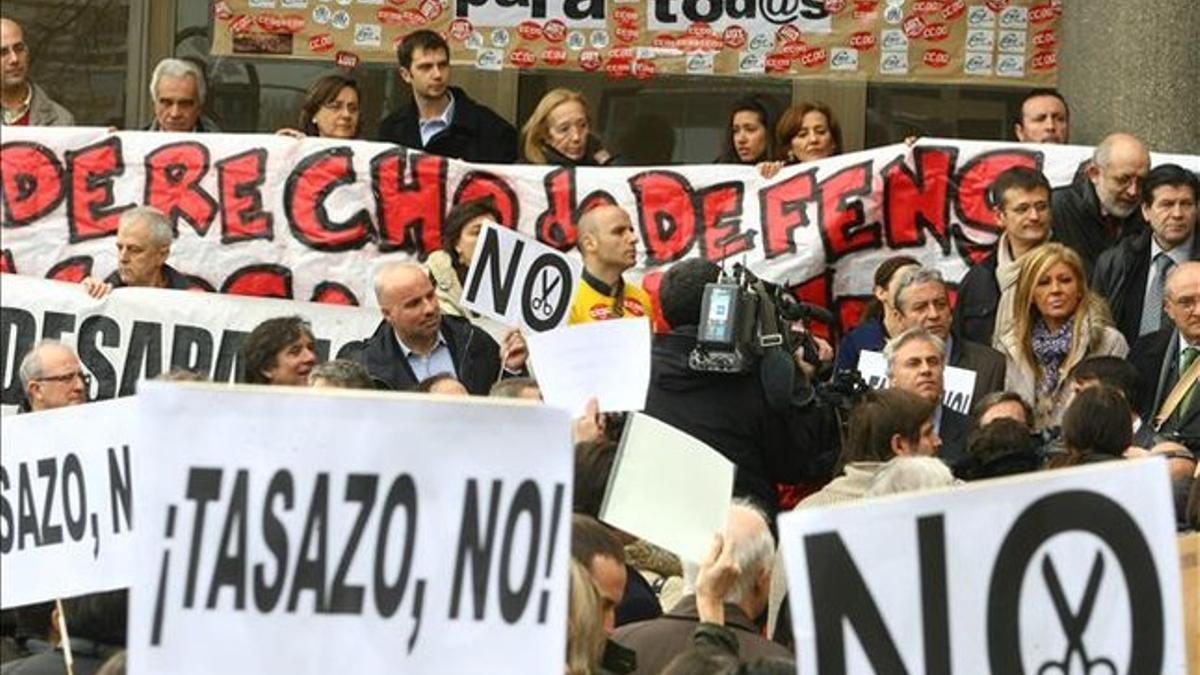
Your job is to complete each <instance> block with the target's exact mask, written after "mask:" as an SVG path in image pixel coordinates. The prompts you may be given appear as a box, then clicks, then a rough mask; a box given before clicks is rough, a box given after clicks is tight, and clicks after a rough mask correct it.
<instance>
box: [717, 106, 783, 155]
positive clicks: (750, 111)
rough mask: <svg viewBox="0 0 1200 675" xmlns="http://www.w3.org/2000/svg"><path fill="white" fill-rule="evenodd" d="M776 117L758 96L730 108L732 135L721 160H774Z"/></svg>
mask: <svg viewBox="0 0 1200 675" xmlns="http://www.w3.org/2000/svg"><path fill="white" fill-rule="evenodd" d="M774 129H775V116H774V113H773V112H772V111H771V108H770V106H769V105H768V104H767V102H766V101H764V100H763V99H762V98H760V97H758V96H748V97H746V98H742V99H738V100H737V101H735V102H734V104H733V106H732V107H730V109H729V132H728V133H729V135H728V136H726V141H725V142H726V147H725V151H724V153H723V154H722V157H721V159H722V161H724V162H730V163H736V164H757V163H759V162H762V161H766V160H769V159H771V158H773V157H775V138H774V134H773V133H772V132H773V131H774Z"/></svg>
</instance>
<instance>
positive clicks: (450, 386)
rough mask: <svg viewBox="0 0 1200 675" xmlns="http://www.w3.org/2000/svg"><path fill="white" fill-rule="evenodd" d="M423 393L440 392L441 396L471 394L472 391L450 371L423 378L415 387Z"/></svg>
mask: <svg viewBox="0 0 1200 675" xmlns="http://www.w3.org/2000/svg"><path fill="white" fill-rule="evenodd" d="M413 391H416V392H418V393H421V394H439V395H441V396H470V395H471V392H469V391H467V388H466V387H465V386H464V385H463V383H462V382H459V381H458V378H456V377H454V376H453V375H451V374H450V373H437V374H435V375H430V376H429V377H427V378H425V379H423V380H421V381H420V382H418V383H417V386H416V387H414V388H413Z"/></svg>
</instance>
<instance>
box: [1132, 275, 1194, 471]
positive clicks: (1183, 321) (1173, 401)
mask: <svg viewBox="0 0 1200 675" xmlns="http://www.w3.org/2000/svg"><path fill="white" fill-rule="evenodd" d="M1164 305H1165V307H1166V311H1167V316H1168V317H1169V318H1170V320H1171V325H1168V326H1167V327H1165V328H1163V329H1162V330H1159V331H1157V332H1154V333H1150V334H1149V335H1145V336H1143V337H1141V338H1139V339H1138V341H1137V342H1135V343H1134V345H1133V349H1132V350H1130V353H1129V354H1130V361H1132V363H1133V365H1134V366H1136V367H1137V369H1138V372H1140V373H1143V374H1145V375H1146V377H1144V378H1143V380H1142V382H1141V385H1140V386H1139V388H1138V412H1139V413H1140V414H1141V416H1142V419H1144V420H1145V421H1146V424H1144V425H1143V427H1142V430H1141V431H1140V432H1139V433H1138V437H1137V438H1135V439H1134V441H1135V443H1136V444H1138V445H1142V446H1144V447H1149V446H1150V445H1152V444H1153V443H1155V442H1156V441H1160V440H1176V441H1178V442H1180V443H1182V444H1183V445H1185V446H1187V447H1188V448H1189V449H1190V450H1191V451H1192V452H1193V453H1194V452H1197V451H1198V450H1200V393H1198V391H1197V390H1198V389H1200V387H1197V385H1196V384H1194V383H1193V384H1192V385H1191V386H1190V387H1187V388H1186V389H1185V390H1182V391H1180V392H1175V389H1176V388H1177V385H1178V384H1179V382H1180V379H1181V378H1185V377H1186V376H1187V375H1188V370H1189V368H1190V367H1191V365H1192V363H1193V361H1195V360H1197V358H1198V357H1200V262H1197V261H1188V262H1184V263H1182V264H1180V265H1176V266H1175V268H1174V269H1173V270H1171V273H1170V275H1169V276H1168V277H1167V284H1166V289H1165V303H1164ZM1196 367H1197V368H1200V366H1196ZM1187 379H1192V378H1187ZM1185 384H1186V383H1185ZM1181 389H1182V388H1181ZM1172 394H1175V395H1174V396H1173V395H1172Z"/></svg>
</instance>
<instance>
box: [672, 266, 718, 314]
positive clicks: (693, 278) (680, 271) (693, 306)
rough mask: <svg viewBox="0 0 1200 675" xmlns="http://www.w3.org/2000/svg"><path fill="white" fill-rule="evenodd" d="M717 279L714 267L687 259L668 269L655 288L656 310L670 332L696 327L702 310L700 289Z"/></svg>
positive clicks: (702, 299)
mask: <svg viewBox="0 0 1200 675" xmlns="http://www.w3.org/2000/svg"><path fill="white" fill-rule="evenodd" d="M720 276H721V268H720V267H718V266H717V264H716V263H714V262H712V261H710V260H705V259H703V258H688V259H687V260H681V261H679V262H677V263H675V264H674V265H672V266H671V268H670V269H668V270H667V271H666V273H665V274H663V276H662V283H661V284H660V285H659V287H658V298H659V307H660V308H661V309H662V315H663V319H665V320H666V322H667V325H669V326H670V327H671V328H682V327H684V326H697V325H699V324H700V312H701V311H702V308H703V306H704V287H705V286H707V285H708V284H711V283H715V282H716V281H717V279H719V278H720Z"/></svg>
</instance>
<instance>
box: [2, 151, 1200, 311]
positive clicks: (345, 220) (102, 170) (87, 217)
mask: <svg viewBox="0 0 1200 675" xmlns="http://www.w3.org/2000/svg"><path fill="white" fill-rule="evenodd" d="M1091 154H1092V149H1091V148H1086V147H1080V146H1058V145H1054V146H1050V145H1025V144H1017V143H992V142H977V141H960V140H947V139H937V138H926V139H921V140H920V141H918V142H917V143H916V145H914V146H913V147H909V146H907V145H904V144H897V145H889V146H884V147H881V148H874V149H872V150H867V151H863V152H855V153H849V154H844V155H839V156H836V157H830V158H827V159H823V160H819V161H815V162H805V163H804V164H802V165H798V166H793V167H787V168H785V169H783V170H782V171H781V172H780V173H779V174H778V175H777V176H775V177H774V178H772V179H769V180H768V179H764V178H763V177H762V176H761V175H760V174H759V173H758V171H757V170H756V169H755V168H754V167H751V166H729V165H722V166H703V165H700V166H696V165H693V166H676V167H657V168H645V167H625V168H603V169H600V168H581V169H576V168H574V167H555V166H531V165H515V166H502V165H494V164H486V165H484V164H478V165H477V164H468V163H465V162H459V161H455V160H450V159H446V158H444V157H437V156H433V155H425V154H421V153H417V152H411V151H406V150H404V149H402V148H398V147H397V146H394V145H390V144H384V143H370V142H366V141H337V140H332V139H320V138H308V139H304V140H296V139H292V138H285V137H282V136H277V135H259V134H200V135H196V134H170V133H153V134H151V133H140V132H120V133H115V134H111V133H109V132H108V131H107V130H105V129H85V128H45V127H9V128H6V129H5V132H4V140H3V143H2V144H0V225H2V226H3V227H4V239H3V244H2V245H0V270H3V271H8V272H17V273H20V274H27V275H32V276H49V277H54V278H60V279H67V280H78V279H79V278H80V277H82V276H84V275H87V274H92V275H93V276H98V277H105V276H107V275H108V274H110V273H111V272H112V271H113V270H115V269H116V259H115V251H114V247H113V237H114V236H115V233H116V226H117V220H118V218H119V215H120V213H121V212H122V211H123V210H124V209H127V208H129V207H130V206H132V205H134V204H149V205H151V206H156V207H158V208H160V209H162V210H164V211H165V212H167V213H168V215H169V216H170V218H171V221H172V223H173V224H174V226H175V227H176V230H177V233H178V236H177V238H176V240H175V243H174V245H173V246H172V252H171V258H170V262H171V264H172V265H173V266H174V267H175V268H176V269H178V270H180V271H181V272H183V273H186V274H189V275H191V277H192V281H193V283H194V284H195V285H196V286H198V287H201V288H209V289H214V290H221V291H224V292H229V293H238V294H246V295H261V296H268V297H276V298H294V299H300V300H317V301H322V302H340V303H344V304H364V305H371V304H374V301H375V300H374V296H373V293H372V292H371V275H370V271H371V270H373V269H375V268H377V266H378V264H379V263H381V262H383V259H386V260H391V259H394V258H415V257H420V256H423V255H425V254H428V253H429V252H431V251H435V250H437V249H439V248H440V247H441V233H442V228H443V224H444V221H445V217H446V214H447V213H448V212H449V210H450V209H451V208H452V207H453V206H454V205H456V204H458V203H461V202H463V201H466V200H470V199H476V198H480V197H484V196H490V197H491V198H492V199H493V201H494V203H495V204H496V206H497V208H498V210H499V211H500V223H501V224H502V225H505V226H506V227H508V226H512V227H515V229H516V230H517V231H519V232H521V233H523V234H526V235H529V236H532V237H536V238H537V240H538V241H540V242H542V243H543V244H546V245H548V246H551V247H553V248H556V249H559V250H567V249H569V248H571V247H572V246H574V245H575V240H576V233H577V227H578V223H579V217H580V216H581V214H582V213H583V211H584V210H585V208H586V207H588V206H589V205H592V204H597V203H602V202H615V203H617V204H619V205H621V206H622V207H624V208H625V209H627V210H628V211H629V213H630V216H631V219H632V222H633V226H634V228H635V230H636V231H637V236H638V240H639V243H638V264H637V266H636V267H635V268H633V269H631V270H629V271H628V272H627V277H626V278H627V279H628V280H630V281H640V282H641V284H642V287H643V288H645V289H647V290H648V291H650V292H651V293H652V294H653V293H654V292H655V289H657V287H658V281H659V280H660V279H661V274H662V272H663V271H664V269H665V268H666V267H668V266H669V265H670V264H672V263H674V262H675V261H678V260H682V259H684V258H688V257H703V258H705V259H708V260H712V261H713V262H717V263H720V262H722V261H724V260H726V259H733V260H737V261H743V262H745V263H746V264H747V266H748V267H749V268H750V269H751V271H752V272H754V273H755V274H757V275H758V276H760V277H763V278H764V279H767V280H768V281H772V282H777V283H783V284H786V285H787V286H788V287H789V288H790V289H791V290H793V291H794V292H795V293H797V295H798V296H799V297H800V299H802V300H805V301H807V302H812V303H816V304H819V305H822V306H824V307H827V308H829V309H830V310H832V311H833V312H834V315H835V316H837V317H839V318H840V320H841V322H842V323H843V324H845V325H853V323H854V321H855V320H856V319H857V317H858V314H859V312H860V311H861V308H862V306H863V305H864V304H865V303H866V302H867V300H868V299H869V298H871V297H872V296H871V288H872V285H873V284H872V281H873V279H872V275H873V272H874V270H875V267H876V266H877V265H878V264H879V263H880V262H882V261H883V260H885V259H887V258H889V257H891V256H893V255H896V254H900V253H903V254H905V255H911V256H914V257H916V258H917V259H918V260H920V261H921V263H922V264H923V265H926V266H930V267H935V268H937V269H939V270H940V271H941V272H942V274H943V275H944V276H945V277H946V278H947V279H949V280H950V281H951V282H953V281H956V280H958V279H960V278H961V277H962V275H963V274H964V273H965V272H966V269H967V267H968V266H969V265H970V264H971V263H972V262H973V261H975V260H978V259H980V258H981V257H983V256H985V255H987V254H988V253H989V251H990V248H989V247H990V246H991V245H992V244H993V243H994V242H995V240H996V237H997V229H996V225H995V215H994V213H993V209H992V206H993V205H992V204H991V203H990V202H989V201H988V195H987V188H988V186H989V185H990V184H991V182H992V181H993V180H994V179H995V178H996V176H997V175H999V173H1000V172H1002V171H1004V170H1005V169H1007V168H1010V167H1012V166H1017V165H1020V166H1028V167H1038V168H1040V169H1041V170H1042V171H1043V172H1044V173H1045V174H1046V176H1047V178H1048V179H1049V180H1050V183H1051V185H1053V186H1056V187H1057V186H1061V185H1066V184H1069V183H1070V182H1071V180H1072V179H1073V178H1074V177H1075V176H1076V175H1077V173H1078V170H1079V167H1080V164H1081V163H1082V162H1084V161H1085V160H1087V159H1089V158H1090V157H1091ZM1152 160H1153V162H1154V163H1155V164H1156V165H1157V164H1160V163H1162V162H1167V161H1170V162H1175V163H1177V164H1180V165H1182V166H1184V167H1186V168H1188V169H1190V170H1192V171H1200V156H1198V155H1164V154H1158V153H1155V154H1153V155H1152Z"/></svg>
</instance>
